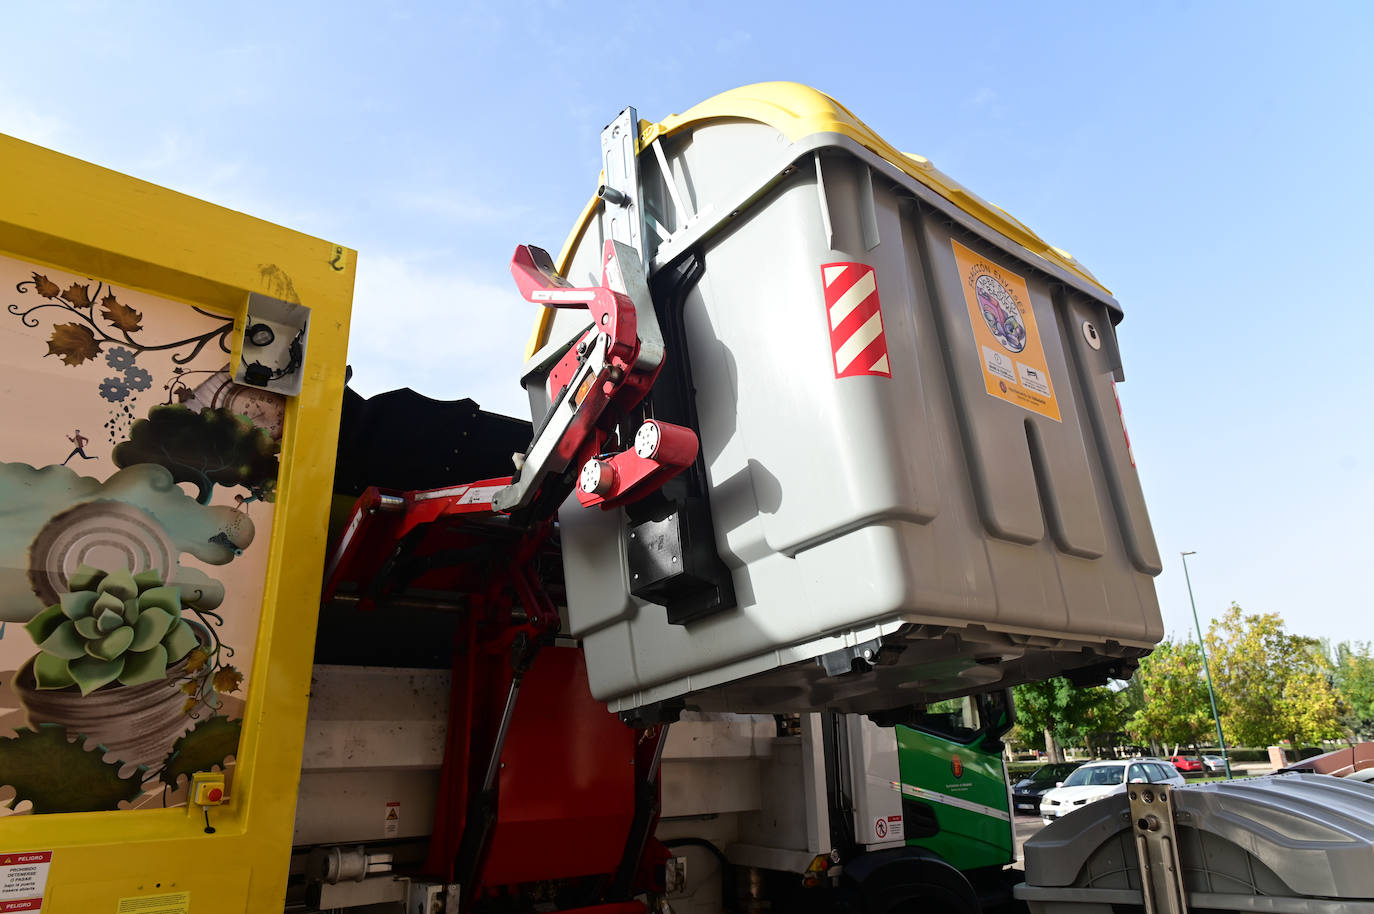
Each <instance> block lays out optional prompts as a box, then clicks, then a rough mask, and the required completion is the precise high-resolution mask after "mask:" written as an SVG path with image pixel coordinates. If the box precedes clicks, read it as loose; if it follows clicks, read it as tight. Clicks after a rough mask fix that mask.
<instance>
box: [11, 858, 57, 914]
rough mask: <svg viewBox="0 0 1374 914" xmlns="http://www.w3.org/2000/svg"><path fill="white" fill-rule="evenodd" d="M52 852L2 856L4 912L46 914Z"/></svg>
mask: <svg viewBox="0 0 1374 914" xmlns="http://www.w3.org/2000/svg"><path fill="white" fill-rule="evenodd" d="M51 865H52V851H30V852H28V853H0V911H4V912H9V911H15V912H18V911H42V910H43V892H44V890H45V889H46V888H47V885H48V867H49V866H51Z"/></svg>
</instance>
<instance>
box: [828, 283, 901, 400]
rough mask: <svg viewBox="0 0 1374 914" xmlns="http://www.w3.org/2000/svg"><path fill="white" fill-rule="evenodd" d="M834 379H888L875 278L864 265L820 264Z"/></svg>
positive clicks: (888, 371) (885, 336) (880, 310)
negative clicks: (864, 376)
mask: <svg viewBox="0 0 1374 914" xmlns="http://www.w3.org/2000/svg"><path fill="white" fill-rule="evenodd" d="M821 280H822V282H823V283H824V285H825V308H826V313H827V316H828V317H829V321H830V353H831V355H832V356H833V358H834V362H835V377H837V378H853V377H859V376H862V375H878V376H879V377H883V378H890V377H892V368H891V365H890V364H889V362H888V357H887V335H886V334H885V333H884V332H883V311H882V308H881V307H880V305H879V302H878V278H877V274H876V273H875V272H874V270H873V268H872V267H870V266H869V265H868V264H865V263H826V264H821Z"/></svg>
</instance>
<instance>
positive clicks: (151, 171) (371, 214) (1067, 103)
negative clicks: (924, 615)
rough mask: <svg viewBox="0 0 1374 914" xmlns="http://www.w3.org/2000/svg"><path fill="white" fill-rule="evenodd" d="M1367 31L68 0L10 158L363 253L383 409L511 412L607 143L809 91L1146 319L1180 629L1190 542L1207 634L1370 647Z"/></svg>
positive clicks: (363, 322)
mask: <svg viewBox="0 0 1374 914" xmlns="http://www.w3.org/2000/svg"><path fill="white" fill-rule="evenodd" d="M965 7H967V8H965ZM1372 9H1374V8H1371V7H1369V6H1368V5H1366V4H1359V3H1351V4H1316V5H1308V6H1304V7H1303V9H1302V12H1301V14H1300V15H1299V14H1298V13H1296V11H1295V7H1293V6H1292V5H1291V4H1264V3H1255V4H1203V3H1185V2H1158V3H1148V4H1147V3H1135V4H1125V3H1121V4H1117V3H1086V4H1073V3H1061V4H1057V5H1046V4H982V5H979V6H977V7H973V5H971V4H947V3H940V4H922V3H891V4H873V5H871V6H868V7H861V6H859V5H841V4H819V3H817V4H809V3H804V2H792V3H786V4H763V3H758V4H749V3H739V2H736V3H718V2H704V3H697V4H673V5H668V4H661V3H642V4H638V5H623V6H616V5H609V6H608V5H606V4H604V3H586V4H580V3H573V2H530V3H527V4H523V5H516V4H508V5H504V4H470V3H442V4H441V3H435V4H429V5H425V4H404V3H393V4H353V3H331V4H280V5H277V4H255V3H233V4H218V5H213V6H211V5H206V4H194V5H192V4H171V3H167V4H152V3H138V2H129V3H117V4H116V3H104V4H100V3H85V4H67V3H60V2H49V3H45V4H41V5H40V4H30V5H28V6H27V8H23V7H14V8H13V9H11V10H10V11H9V13H8V15H7V17H6V21H7V31H8V32H9V35H10V37H9V39H8V40H7V41H6V47H5V52H4V54H3V55H0V132H6V133H10V134H12V135H15V136H19V137H21V138H24V139H28V140H32V141H34V142H38V143H42V144H44V145H48V146H51V147H53V148H56V149H58V150H61V151H63V152H66V153H69V154H71V155H75V156H78V157H80V158H84V159H88V160H90V161H94V162H97V163H99V164H101V165H105V166H108V167H111V168H114V169H117V170H120V171H124V172H128V173H130V174H133V175H136V176H138V177H141V178H145V179H148V180H151V181H154V182H157V183H160V184H164V185H167V186H170V187H173V188H175V189H177V190H181V191H184V192H187V193H190V194H194V195H196V196H200V197H203V198H205V199H208V200H211V201H213V202H216V203H219V204H222V205H225V206H229V207H231V208H234V209H239V210H243V211H245V212H248V213H251V214H253V215H255V216H259V217H262V218H265V219H269V220H271V221H274V222H279V223H282V224H284V225H288V226H290V227H292V228H296V229H299V230H302V231H305V232H309V233H311V234H315V235H320V236H323V237H326V238H329V239H331V240H334V241H337V242H341V243H344V244H347V245H349V246H352V247H354V248H357V249H358V250H359V251H360V260H359V278H358V289H357V296H356V303H355V321H354V344H353V349H352V354H351V358H352V361H353V363H354V366H355V369H356V371H357V374H356V377H355V383H356V385H357V386H358V387H359V388H360V389H361V390H363V391H364V392H367V393H373V392H377V391H380V390H385V389H389V388H391V387H395V386H402V385H410V386H413V387H415V388H416V389H418V390H421V391H422V392H425V393H428V394H430V395H431V396H438V397H458V396H471V397H473V398H474V399H476V400H477V401H478V402H479V403H481V404H482V405H483V406H484V407H486V408H488V409H493V410H497V411H505V412H510V413H517V412H519V411H521V410H522V409H523V408H524V405H523V400H522V396H521V392H520V391H519V389H518V387H517V386H516V383H517V382H516V378H517V375H518V373H519V368H518V366H519V363H520V358H521V350H522V347H523V342H524V338H525V336H526V334H527V331H528V329H529V326H530V322H531V317H532V316H531V314H530V311H529V309H528V307H526V306H524V305H523V303H522V302H521V300H520V299H519V298H518V297H517V296H516V295H514V294H513V287H512V285H511V283H510V281H509V278H508V277H509V274H508V272H507V263H508V261H509V257H510V252H511V250H512V249H513V247H514V246H515V245H516V244H517V243H520V242H533V243H537V244H540V245H542V246H544V247H549V248H553V249H555V250H556V249H557V247H558V246H559V245H560V244H561V242H562V239H563V236H564V234H565V233H566V231H567V229H568V227H569V225H570V224H571V221H572V219H573V218H574V217H575V215H576V214H577V212H578V211H579V210H580V208H581V206H582V204H583V203H585V201H586V198H587V196H588V195H589V194H590V192H591V191H592V190H593V188H594V185H595V180H596V173H597V169H598V163H597V160H598V145H597V137H598V134H599V131H600V128H601V126H602V125H603V124H604V123H606V122H607V121H609V120H610V119H611V118H612V117H614V115H615V114H616V113H617V112H618V111H619V110H620V109H621V108H623V107H624V106H625V105H631V104H632V105H635V106H636V107H637V108H638V109H639V111H640V114H641V116H643V117H647V118H649V119H651V120H658V119H661V118H662V117H663V116H665V115H667V114H668V113H671V112H675V111H682V110H684V109H686V108H688V107H690V106H691V105H693V104H695V103H696V102H698V101H701V100H702V99H705V98H707V97H709V96H711V95H713V94H715V93H717V92H720V91H724V90H726V89H729V88H733V87H735V86H739V85H744V84H747V83H752V82H759V81H764V80H772V79H790V80H796V81H798V82H803V83H808V84H810V85H813V86H815V87H816V88H819V89H821V90H823V91H825V92H828V93H829V94H831V95H833V96H834V97H836V98H838V99H839V100H840V101H841V102H843V103H844V104H845V105H847V106H848V107H849V108H850V109H851V110H853V111H854V112H855V113H857V114H858V115H859V116H860V117H862V118H863V119H864V120H865V121H867V122H868V123H869V124H870V126H872V127H874V128H875V129H876V130H877V131H878V132H879V133H881V134H883V135H884V136H885V137H887V138H888V139H889V140H890V141H892V143H893V144H894V145H896V146H897V147H899V148H901V149H905V150H909V151H912V152H918V153H921V154H923V155H925V156H928V157H929V158H931V159H932V160H933V161H934V162H935V164H936V165H937V166H939V167H940V168H941V169H943V170H944V171H946V172H947V173H949V174H951V175H953V176H954V177H955V178H957V179H958V180H960V181H961V182H962V183H964V184H965V185H966V186H968V187H970V188H971V189H973V190H974V191H975V192H977V193H979V194H980V195H982V196H983V197H985V198H986V199H989V200H991V201H993V202H995V203H997V204H999V205H1000V206H1002V207H1004V208H1005V209H1006V210H1008V211H1009V212H1011V213H1012V214H1014V215H1015V216H1016V217H1017V218H1019V219H1020V220H1021V221H1023V222H1025V223H1026V224H1027V225H1029V226H1031V227H1032V228H1033V229H1035V230H1036V231H1037V232H1038V233H1039V234H1040V235H1041V236H1042V237H1044V238H1045V239H1046V240H1048V241H1049V242H1051V243H1052V244H1055V245H1058V246H1060V247H1063V248H1065V249H1067V250H1069V251H1071V252H1072V253H1073V254H1074V255H1075V256H1076V257H1077V258H1078V259H1079V260H1081V261H1082V262H1083V263H1085V264H1086V265H1087V266H1088V267H1089V268H1091V269H1092V270H1093V272H1094V273H1096V274H1097V276H1098V277H1099V278H1101V279H1102V281H1103V282H1104V283H1105V284H1106V285H1107V286H1108V287H1109V288H1111V289H1112V290H1113V291H1114V292H1115V294H1116V295H1117V297H1118V298H1119V299H1120V301H1121V303H1122V305H1123V306H1124V308H1125V311H1126V321H1125V323H1124V324H1123V325H1122V326H1121V328H1120V331H1119V333H1120V339H1121V344H1122V349H1123V352H1124V357H1125V363H1126V376H1127V383H1126V384H1124V385H1122V386H1121V388H1120V391H1121V397H1122V402H1123V404H1124V407H1125V411H1126V418H1127V422H1128V426H1129V429H1130V433H1131V438H1132V442H1133V444H1134V448H1135V455H1136V459H1137V462H1138V464H1139V467H1140V471H1141V474H1142V478H1143V481H1144V485H1145V491H1146V495H1147V497H1148V499H1149V503H1150V506H1151V513H1152V515H1153V520H1154V525H1155V532H1156V536H1157V538H1158V540H1159V545H1160V549H1161V552H1162V553H1163V554H1164V556H1165V559H1166V563H1167V566H1168V567H1167V568H1166V570H1165V573H1164V574H1163V575H1162V576H1161V577H1160V578H1159V579H1158V589H1159V596H1160V601H1161V604H1162V606H1163V610H1164V617H1165V622H1166V625H1167V626H1168V628H1169V630H1170V631H1171V632H1174V633H1177V634H1184V635H1186V634H1187V633H1188V632H1189V631H1190V630H1191V617H1190V616H1189V609H1188V595H1187V591H1186V589H1185V587H1184V581H1183V575H1182V572H1181V569H1180V566H1179V559H1178V555H1179V552H1180V551H1182V550H1196V551H1197V553H1198V554H1197V555H1196V556H1195V557H1194V558H1192V559H1190V568H1191V569H1192V572H1193V583H1194V588H1195V590H1196V594H1197V600H1198V610H1199V612H1200V613H1201V614H1202V615H1203V617H1204V624H1205V620H1206V618H1207V617H1210V616H1213V615H1217V614H1219V613H1220V612H1221V611H1222V610H1224V609H1225V607H1226V606H1227V605H1228V604H1229V603H1230V602H1231V601H1232V600H1234V601H1237V602H1239V603H1240V604H1241V605H1242V606H1244V607H1245V608H1246V609H1247V610H1249V611H1276V612H1279V613H1281V614H1282V615H1283V616H1284V618H1285V619H1286V620H1287V621H1288V624H1289V628H1290V630H1293V631H1297V632H1301V633H1304V634H1311V635H1315V636H1325V637H1331V638H1337V639H1356V640H1371V639H1374V624H1371V622H1370V617H1371V612H1370V611H1371V599H1370V596H1369V590H1368V588H1367V587H1366V586H1365V576H1366V575H1367V574H1368V573H1369V572H1370V570H1371V568H1374V563H1371V558H1370V555H1369V553H1370V547H1371V545H1372V544H1374V538H1372V537H1371V534H1370V532H1369V529H1370V528H1369V525H1368V519H1367V517H1366V515H1367V514H1369V513H1370V512H1369V505H1370V503H1371V501H1374V482H1371V479H1374V458H1371V451H1372V450H1374V448H1371V445H1374V434H1371V431H1370V424H1369V423H1368V422H1367V421H1366V420H1365V418H1364V417H1365V415H1366V413H1365V406H1366V405H1367V404H1368V402H1369V401H1368V397H1367V396H1366V394H1367V393H1368V391H1370V389H1371V374H1374V353H1372V352H1371V346H1370V342H1369V341H1370V339H1371V337H1374V333H1371V329H1370V328H1371V327H1374V295H1372V294H1371V291H1370V289H1371V282H1370V277H1369V275H1368V274H1369V272H1370V271H1371V269H1374V257H1371V252H1374V228H1371V213H1374V168H1372V167H1371V166H1370V150H1371V149H1372V148H1374V73H1371V71H1370V69H1369V63H1368V61H1369V58H1370V48H1371V47H1374V11H1371V10H1372Z"/></svg>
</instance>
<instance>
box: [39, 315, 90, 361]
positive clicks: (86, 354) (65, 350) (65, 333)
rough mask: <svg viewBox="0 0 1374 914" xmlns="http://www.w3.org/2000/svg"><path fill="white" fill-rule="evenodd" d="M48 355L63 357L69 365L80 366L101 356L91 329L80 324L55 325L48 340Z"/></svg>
mask: <svg viewBox="0 0 1374 914" xmlns="http://www.w3.org/2000/svg"><path fill="white" fill-rule="evenodd" d="M47 354H48V355H56V356H61V358H62V361H63V362H65V363H66V364H68V365H80V364H81V363H82V362H84V361H86V360H87V359H93V358H95V357H96V356H97V355H99V354H100V344H99V343H98V342H96V339H95V334H94V333H92V332H91V330H90V328H89V327H83V326H81V325H80V324H54V325H53V328H52V336H51V337H49V338H48V352H47Z"/></svg>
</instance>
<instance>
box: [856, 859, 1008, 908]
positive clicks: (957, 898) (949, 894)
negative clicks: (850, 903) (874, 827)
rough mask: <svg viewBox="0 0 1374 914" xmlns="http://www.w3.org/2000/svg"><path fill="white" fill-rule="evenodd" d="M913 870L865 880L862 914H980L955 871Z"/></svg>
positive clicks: (975, 898)
mask: <svg viewBox="0 0 1374 914" xmlns="http://www.w3.org/2000/svg"><path fill="white" fill-rule="evenodd" d="M901 869H903V870H906V869H907V868H905V867H902V868H901ZM913 870H915V871H912V870H907V871H906V872H900V873H878V874H876V877H875V878H874V879H870V880H868V883H867V884H866V885H865V886H864V893H863V894H864V908H863V910H864V914H980V911H981V908H980V906H979V904H978V896H977V895H976V894H975V893H974V891H973V886H971V885H969V883H968V880H967V879H965V878H964V877H963V875H962V874H961V873H959V872H958V871H957V870H953V869H950V870H949V872H948V873H946V872H942V871H941V870H937V869H934V868H927V867H920V868H913ZM921 870H925V872H921Z"/></svg>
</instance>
